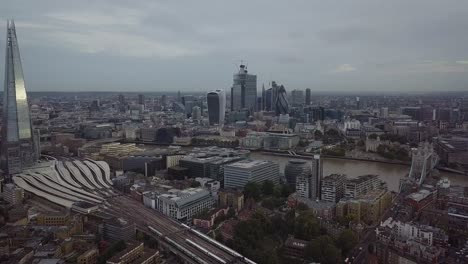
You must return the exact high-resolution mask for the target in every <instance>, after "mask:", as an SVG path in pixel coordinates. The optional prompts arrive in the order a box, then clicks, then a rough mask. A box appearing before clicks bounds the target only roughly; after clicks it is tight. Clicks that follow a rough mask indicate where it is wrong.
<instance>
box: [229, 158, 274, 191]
mask: <svg viewBox="0 0 468 264" xmlns="http://www.w3.org/2000/svg"><path fill="white" fill-rule="evenodd" d="M266 180H270V181H272V182H273V183H275V184H278V183H279V165H278V164H277V163H275V162H272V161H266V160H242V161H238V162H236V163H232V164H229V165H226V166H224V187H225V188H243V187H244V186H245V185H246V184H247V183H248V182H256V183H262V182H264V181H266Z"/></svg>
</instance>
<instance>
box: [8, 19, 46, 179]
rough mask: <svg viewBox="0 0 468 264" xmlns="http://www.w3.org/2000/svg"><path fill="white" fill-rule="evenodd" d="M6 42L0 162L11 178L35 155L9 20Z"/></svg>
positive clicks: (25, 95) (14, 40) (24, 88)
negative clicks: (0, 157)
mask: <svg viewBox="0 0 468 264" xmlns="http://www.w3.org/2000/svg"><path fill="white" fill-rule="evenodd" d="M6 40H7V44H6V55H5V87H4V91H3V127H2V151H1V152H2V153H1V154H2V159H1V161H2V165H3V166H2V167H3V169H4V171H5V172H6V173H8V175H11V174H15V173H19V172H21V171H22V169H23V168H24V167H27V166H30V165H33V164H34V163H35V161H36V160H37V158H38V153H37V151H36V150H35V144H34V137H33V132H32V128H31V118H30V112H29V106H28V97H27V93H26V85H25V82H24V76H23V68H22V66H21V59H20V53H19V46H18V40H17V37H16V29H15V24H14V22H13V21H12V20H11V21H10V20H8V21H7V36H6Z"/></svg>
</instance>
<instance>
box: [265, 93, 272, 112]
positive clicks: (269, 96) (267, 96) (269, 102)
mask: <svg viewBox="0 0 468 264" xmlns="http://www.w3.org/2000/svg"><path fill="white" fill-rule="evenodd" d="M272 91H273V90H272V88H270V89H268V90H266V91H265V111H272V107H273V106H272V96H273V95H272Z"/></svg>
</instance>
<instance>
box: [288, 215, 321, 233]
mask: <svg viewBox="0 0 468 264" xmlns="http://www.w3.org/2000/svg"><path fill="white" fill-rule="evenodd" d="M319 234H320V225H319V223H318V221H317V218H315V216H314V214H313V213H312V212H311V211H304V212H302V213H301V214H300V215H299V216H298V217H297V218H296V222H295V225H294V236H295V237H296V238H298V239H302V240H311V239H312V238H314V237H316V236H318V235H319Z"/></svg>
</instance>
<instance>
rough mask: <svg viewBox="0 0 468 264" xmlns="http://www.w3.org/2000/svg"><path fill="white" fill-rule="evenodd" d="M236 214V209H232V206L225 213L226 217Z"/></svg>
mask: <svg viewBox="0 0 468 264" xmlns="http://www.w3.org/2000/svg"><path fill="white" fill-rule="evenodd" d="M235 215H236V210H234V208H229V210H228V211H227V214H226V218H228V219H229V218H232V217H234V216H235Z"/></svg>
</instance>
